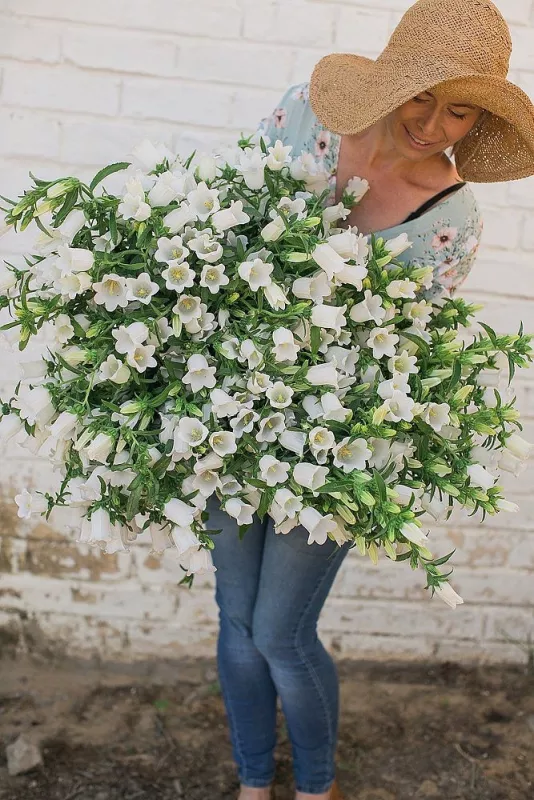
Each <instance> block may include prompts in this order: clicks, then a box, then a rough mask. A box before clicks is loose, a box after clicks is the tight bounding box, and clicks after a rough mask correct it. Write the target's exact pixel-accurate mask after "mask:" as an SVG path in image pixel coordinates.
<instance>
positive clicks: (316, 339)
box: [310, 325, 321, 356]
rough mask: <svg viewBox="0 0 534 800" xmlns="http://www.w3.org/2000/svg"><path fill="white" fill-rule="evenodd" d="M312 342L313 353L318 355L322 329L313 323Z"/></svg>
mask: <svg viewBox="0 0 534 800" xmlns="http://www.w3.org/2000/svg"><path fill="white" fill-rule="evenodd" d="M310 344H311V351H312V355H313V356H316V355H317V353H318V352H319V347H320V346H321V329H320V328H318V327H317V325H312V326H311V330H310Z"/></svg>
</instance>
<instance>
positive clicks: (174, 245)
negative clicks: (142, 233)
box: [154, 235, 189, 264]
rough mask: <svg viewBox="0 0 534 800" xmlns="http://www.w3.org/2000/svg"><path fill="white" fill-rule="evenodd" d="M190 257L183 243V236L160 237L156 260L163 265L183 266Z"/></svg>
mask: <svg viewBox="0 0 534 800" xmlns="http://www.w3.org/2000/svg"><path fill="white" fill-rule="evenodd" d="M188 255H189V250H188V249H187V247H186V246H185V244H184V243H183V239H182V237H181V236H178V235H176V236H173V237H172V238H169V237H168V236H160V238H159V239H158V249H157V250H156V252H155V253H154V258H155V259H156V261H159V262H160V263H163V264H171V263H172V264H181V263H182V261H185V260H186V258H187V256H188Z"/></svg>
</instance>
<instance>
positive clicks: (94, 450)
mask: <svg viewBox="0 0 534 800" xmlns="http://www.w3.org/2000/svg"><path fill="white" fill-rule="evenodd" d="M112 450H113V437H112V436H110V435H109V434H108V433H98V434H97V435H96V436H95V438H94V439H93V440H92V441H91V442H89V444H87V445H85V446H84V447H82V448H80V452H83V453H85V454H86V455H87V458H89V460H90V461H98V462H99V463H100V464H105V463H106V462H107V460H108V457H109V454H110V453H111V451H112Z"/></svg>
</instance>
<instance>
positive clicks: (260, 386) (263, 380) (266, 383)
mask: <svg viewBox="0 0 534 800" xmlns="http://www.w3.org/2000/svg"><path fill="white" fill-rule="evenodd" d="M272 385H273V382H272V380H271V378H270V377H269V376H268V375H267V374H266V373H265V372H253V373H252V375H251V376H250V378H249V379H248V381H247V389H248V390H249V392H252V394H263V392H266V391H267V389H269V388H270V387H271V386H272Z"/></svg>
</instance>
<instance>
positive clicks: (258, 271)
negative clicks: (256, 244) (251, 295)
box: [237, 258, 274, 292]
mask: <svg viewBox="0 0 534 800" xmlns="http://www.w3.org/2000/svg"><path fill="white" fill-rule="evenodd" d="M273 269H274V267H273V265H272V264H268V263H266V262H265V261H262V260H261V258H255V259H254V261H243V263H241V264H240V265H239V267H238V269H237V272H238V274H239V277H240V278H242V279H243V280H244V281H246V282H247V283H248V285H249V286H250V288H251V289H252V291H253V292H257V291H258V289H260V288H261V287H262V286H268V285H269V284H270V283H271V282H272V279H271V273H272V271H273Z"/></svg>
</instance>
